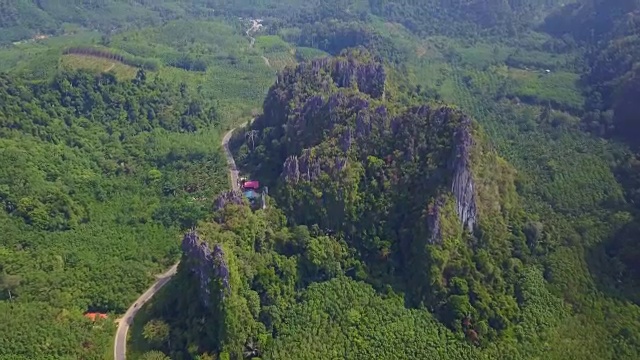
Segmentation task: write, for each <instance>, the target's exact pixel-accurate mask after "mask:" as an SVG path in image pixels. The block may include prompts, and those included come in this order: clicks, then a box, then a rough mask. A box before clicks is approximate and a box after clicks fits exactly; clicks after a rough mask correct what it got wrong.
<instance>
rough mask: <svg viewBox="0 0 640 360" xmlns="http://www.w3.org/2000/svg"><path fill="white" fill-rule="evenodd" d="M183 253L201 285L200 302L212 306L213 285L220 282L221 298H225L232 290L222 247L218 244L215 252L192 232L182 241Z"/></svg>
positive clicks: (214, 248) (190, 269)
mask: <svg viewBox="0 0 640 360" xmlns="http://www.w3.org/2000/svg"><path fill="white" fill-rule="evenodd" d="M182 251H183V253H184V254H185V255H186V256H187V258H188V259H189V260H188V262H187V264H188V265H187V266H188V267H189V271H190V272H192V273H194V274H195V275H196V277H197V278H198V282H199V283H200V291H199V294H200V300H201V301H202V303H203V304H204V305H205V306H209V305H210V301H211V300H210V299H211V288H212V287H211V283H212V281H219V282H220V284H221V289H220V292H221V293H220V296H221V297H222V298H224V296H225V291H229V290H231V287H230V285H229V267H228V266H227V262H226V260H225V258H224V251H223V250H222V247H221V246H220V245H218V244H216V245H215V246H214V247H213V250H211V248H209V246H208V245H207V243H206V242H204V241H202V240H200V238H199V237H198V234H197V233H196V232H195V231H190V232H188V233H186V234H185V235H184V238H183V239H182Z"/></svg>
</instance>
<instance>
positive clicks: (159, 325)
mask: <svg viewBox="0 0 640 360" xmlns="http://www.w3.org/2000/svg"><path fill="white" fill-rule="evenodd" d="M142 336H144V338H145V340H147V341H148V342H149V343H150V344H152V345H155V346H161V345H163V344H164V342H165V341H167V340H168V339H169V325H168V324H167V323H166V322H164V321H162V320H158V319H154V320H151V321H149V322H148V323H146V324H145V325H144V328H143V329H142Z"/></svg>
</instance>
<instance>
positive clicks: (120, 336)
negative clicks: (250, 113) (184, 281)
mask: <svg viewBox="0 0 640 360" xmlns="http://www.w3.org/2000/svg"><path fill="white" fill-rule="evenodd" d="M251 121H253V119H252V120H251ZM235 129H236V128H233V129H231V130H229V131H227V133H226V134H224V137H223V138H222V147H223V149H224V154H225V157H226V158H227V165H228V167H229V176H230V178H231V187H232V188H233V189H234V190H238V169H237V168H236V162H235V160H234V159H233V155H232V154H231V150H230V149H229V140H230V139H231V135H232V134H233V131H234V130H235ZM179 264H180V262H179V261H178V263H176V264H175V265H173V266H172V267H171V268H170V269H169V270H167V272H165V273H164V274H161V275H159V276H157V280H156V282H155V283H153V285H151V287H150V288H149V289H147V291H145V292H144V294H142V295H140V297H139V298H138V299H137V300H136V302H135V303H133V304H131V306H130V307H129V309H127V312H126V313H125V314H124V316H123V317H122V318H121V319H120V320H118V330H117V332H116V338H115V342H114V344H113V358H114V359H115V360H125V359H126V358H127V334H128V332H129V327H131V324H133V319H134V318H135V316H136V314H137V313H138V310H140V308H141V307H142V306H143V305H144V304H145V303H146V302H147V301H149V299H151V298H152V297H153V296H154V295H155V294H156V293H157V292H158V291H159V290H160V289H162V287H163V286H165V285H166V284H167V283H168V282H169V280H171V278H172V277H173V275H175V274H176V272H177V270H178V265H179Z"/></svg>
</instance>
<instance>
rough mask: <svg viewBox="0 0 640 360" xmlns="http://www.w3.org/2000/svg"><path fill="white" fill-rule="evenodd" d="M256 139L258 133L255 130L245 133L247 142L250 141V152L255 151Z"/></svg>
mask: <svg viewBox="0 0 640 360" xmlns="http://www.w3.org/2000/svg"><path fill="white" fill-rule="evenodd" d="M256 137H258V131H257V130H250V131H247V133H246V135H245V138H246V139H248V140H249V141H251V150H255V148H256Z"/></svg>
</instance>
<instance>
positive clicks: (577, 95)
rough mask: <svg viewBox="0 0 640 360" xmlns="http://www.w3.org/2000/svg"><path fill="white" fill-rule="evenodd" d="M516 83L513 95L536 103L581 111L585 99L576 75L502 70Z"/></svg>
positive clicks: (511, 69) (563, 72) (558, 72)
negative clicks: (551, 104)
mask: <svg viewBox="0 0 640 360" xmlns="http://www.w3.org/2000/svg"><path fill="white" fill-rule="evenodd" d="M501 71H502V72H503V73H505V74H506V75H507V76H508V77H509V79H511V80H513V81H514V84H515V86H514V88H513V95H515V96H517V97H519V98H521V99H524V100H527V101H531V102H534V103H547V102H550V103H554V104H557V105H559V106H560V107H562V108H567V109H580V108H582V105H583V103H584V98H583V96H582V94H581V91H580V89H579V87H578V80H579V76H578V75H577V74H574V73H570V72H565V71H557V72H555V71H554V72H551V73H545V72H543V71H534V70H522V69H514V68H502V70H501Z"/></svg>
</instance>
